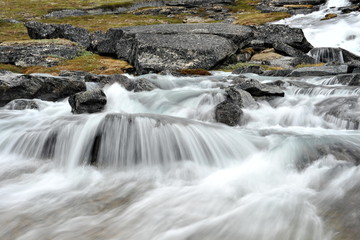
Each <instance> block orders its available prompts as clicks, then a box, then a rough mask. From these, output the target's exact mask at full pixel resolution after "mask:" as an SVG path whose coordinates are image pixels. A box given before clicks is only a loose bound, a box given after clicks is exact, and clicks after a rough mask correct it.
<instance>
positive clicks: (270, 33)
mask: <svg viewBox="0 0 360 240" xmlns="http://www.w3.org/2000/svg"><path fill="white" fill-rule="evenodd" d="M254 30H255V32H254V33H255V35H254V39H257V40H258V41H264V43H265V45H272V46H273V47H274V48H275V50H277V48H279V49H278V50H279V51H280V52H287V53H288V54H289V55H290V54H291V52H290V48H289V46H290V47H292V49H291V51H294V50H293V49H295V50H299V51H301V52H303V53H307V52H308V51H310V50H311V49H312V48H313V46H312V45H311V44H310V43H309V42H308V41H307V40H306V38H305V36H304V32H303V31H302V30H301V29H300V28H290V27H289V26H286V25H278V24H273V25H262V26H256V27H254ZM286 48H288V49H287V50H286ZM298 55H299V52H298V51H296V53H295V54H292V55H290V56H295V57H297V56H298Z"/></svg>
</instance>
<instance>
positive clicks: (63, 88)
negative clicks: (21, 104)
mask: <svg viewBox="0 0 360 240" xmlns="http://www.w3.org/2000/svg"><path fill="white" fill-rule="evenodd" d="M85 89H86V86H85V82H82V81H74V80H72V79H71V78H66V77H56V76H51V75H40V74H39V75H36V74H34V75H22V74H4V75H0V106H4V105H5V104H7V103H8V102H10V101H12V100H14V99H33V98H38V99H42V100H47V101H56V100H59V99H62V98H65V97H68V96H70V95H72V94H75V93H77V92H81V91H84V90H85Z"/></svg>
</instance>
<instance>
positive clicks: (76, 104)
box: [69, 89, 107, 114]
mask: <svg viewBox="0 0 360 240" xmlns="http://www.w3.org/2000/svg"><path fill="white" fill-rule="evenodd" d="M106 102H107V100H106V95H105V93H104V92H103V91H102V90H101V89H96V90H92V91H85V92H79V93H76V94H74V95H71V96H70V97H69V104H70V106H71V112H72V113H75V114H81V113H96V112H101V111H102V110H103V109H104V107H105V105H106Z"/></svg>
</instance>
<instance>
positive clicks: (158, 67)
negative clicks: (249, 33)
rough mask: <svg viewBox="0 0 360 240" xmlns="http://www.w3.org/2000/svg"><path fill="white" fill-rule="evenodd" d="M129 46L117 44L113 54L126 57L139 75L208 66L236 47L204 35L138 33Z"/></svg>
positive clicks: (226, 41) (224, 40) (230, 52)
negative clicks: (115, 51) (129, 48)
mask: <svg viewBox="0 0 360 240" xmlns="http://www.w3.org/2000/svg"><path fill="white" fill-rule="evenodd" d="M131 46H132V47H133V48H132V49H131V51H127V50H128V47H125V51H124V48H123V47H124V46H122V45H119V47H118V48H117V55H118V57H120V58H125V57H128V58H127V59H128V61H129V62H130V63H131V64H132V65H134V66H135V68H136V70H137V73H140V74H143V73H147V72H151V71H154V72H160V71H162V70H164V69H169V70H175V69H188V68H192V69H198V68H202V69H211V68H213V67H214V66H216V65H218V64H219V63H220V62H222V61H223V60H224V59H226V58H227V57H229V56H230V55H232V54H233V53H235V52H236V50H237V47H236V46H235V45H234V44H233V42H232V41H230V40H228V39H226V38H223V37H220V36H216V35H207V34H174V35H159V34H138V35H137V36H136V38H135V44H131ZM129 47H130V46H129ZM129 53H134V54H131V55H129Z"/></svg>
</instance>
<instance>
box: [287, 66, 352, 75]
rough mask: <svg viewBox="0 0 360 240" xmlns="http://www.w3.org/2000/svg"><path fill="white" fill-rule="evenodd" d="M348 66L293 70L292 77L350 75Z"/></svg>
mask: <svg viewBox="0 0 360 240" xmlns="http://www.w3.org/2000/svg"><path fill="white" fill-rule="evenodd" d="M348 71H349V67H348V65H334V66H321V67H305V68H298V69H295V70H293V71H292V72H291V73H290V74H289V76H290V77H304V76H328V75H338V74H345V73H348Z"/></svg>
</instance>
